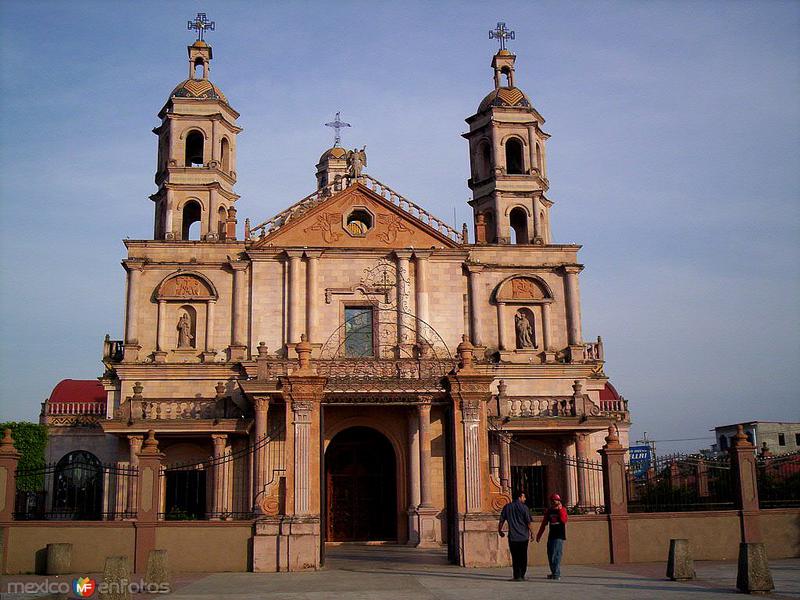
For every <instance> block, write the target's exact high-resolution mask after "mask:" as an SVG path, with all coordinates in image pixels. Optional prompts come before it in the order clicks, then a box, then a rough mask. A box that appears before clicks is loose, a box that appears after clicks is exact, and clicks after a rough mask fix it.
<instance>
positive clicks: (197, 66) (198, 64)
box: [193, 58, 206, 79]
mask: <svg viewBox="0 0 800 600" xmlns="http://www.w3.org/2000/svg"><path fill="white" fill-rule="evenodd" d="M193 77H194V78H195V79H205V78H206V63H205V61H204V60H203V59H202V58H196V59H195V61H194V75H193Z"/></svg>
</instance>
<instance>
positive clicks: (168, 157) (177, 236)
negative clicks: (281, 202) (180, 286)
mask: <svg viewBox="0 0 800 600" xmlns="http://www.w3.org/2000/svg"><path fill="white" fill-rule="evenodd" d="M188 27H189V29H195V30H196V31H197V39H196V40H195V41H194V43H193V44H192V45H191V46H189V47H188V53H189V78H188V79H186V80H184V81H182V82H181V83H179V84H178V85H177V86H176V87H175V89H174V90H172V93H171V94H170V96H169V99H168V100H167V102H166V104H165V105H164V107H163V108H162V109H161V111H160V112H159V113H158V117H159V118H160V119H161V125H159V126H158V127H156V128H155V129H153V133H155V134H156V135H157V136H158V163H157V167H156V176H155V182H156V185H157V186H158V191H157V192H156V193H155V194H153V195H152V196H150V198H151V200H153V202H154V203H155V225H154V232H153V236H154V238H155V239H157V240H202V241H206V242H216V241H219V240H226V239H236V209H235V208H234V203H235V202H236V200H237V199H238V198H239V196H238V195H236V193H235V192H234V191H233V186H234V185H235V184H236V136H237V135H238V134H239V133H240V132H241V131H242V129H241V128H240V127H239V126H238V125H237V124H236V119H237V118H238V117H239V113H238V112H236V111H235V110H234V109H233V108H232V107H231V105H230V104H228V99H227V98H226V97H225V95H224V94H223V93H222V91H221V90H220V89H219V88H218V87H217V86H215V85H214V84H213V83H211V81H210V80H209V74H210V72H211V59H212V56H213V54H212V51H211V46H209V45H208V44H207V43H206V41H205V40H204V39H203V37H204V32H205V31H211V30H213V29H214V22H213V21H208V20H207V19H206V15H205V13H198V14H197V17H195V19H194V21H189V24H188Z"/></svg>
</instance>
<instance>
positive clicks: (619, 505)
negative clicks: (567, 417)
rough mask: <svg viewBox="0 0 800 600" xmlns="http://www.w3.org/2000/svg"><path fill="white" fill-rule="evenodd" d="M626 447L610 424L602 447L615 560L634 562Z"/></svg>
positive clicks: (606, 497)
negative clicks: (630, 535) (629, 513)
mask: <svg viewBox="0 0 800 600" xmlns="http://www.w3.org/2000/svg"><path fill="white" fill-rule="evenodd" d="M625 452H626V450H625V448H624V447H623V446H622V444H620V443H619V437H618V436H617V431H616V428H615V427H614V425H609V427H608V436H606V443H605V445H604V446H603V448H602V449H601V450H600V456H601V460H602V463H603V496H604V502H605V509H606V514H607V515H608V519H609V524H610V534H611V562H612V563H614V564H620V563H626V562H629V561H630V540H629V537H628V521H627V517H628V498H627V494H626V491H625V486H626V485H627V478H626V475H625Z"/></svg>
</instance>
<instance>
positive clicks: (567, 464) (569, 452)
mask: <svg viewBox="0 0 800 600" xmlns="http://www.w3.org/2000/svg"><path fill="white" fill-rule="evenodd" d="M563 453H564V456H565V457H566V460H565V461H564V486H565V487H564V489H565V492H566V497H567V499H566V502H564V506H568V507H573V506H577V504H578V470H577V468H576V466H575V465H576V456H575V440H574V439H567V440H565V442H564V445H563Z"/></svg>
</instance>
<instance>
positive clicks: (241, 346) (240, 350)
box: [228, 261, 247, 361]
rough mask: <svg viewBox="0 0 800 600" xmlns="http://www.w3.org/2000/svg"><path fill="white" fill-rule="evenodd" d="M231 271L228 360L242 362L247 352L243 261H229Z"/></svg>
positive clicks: (245, 265)
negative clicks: (231, 287)
mask: <svg viewBox="0 0 800 600" xmlns="http://www.w3.org/2000/svg"><path fill="white" fill-rule="evenodd" d="M228 264H229V265H230V267H231V269H232V270H233V298H232V302H231V345H230V349H229V355H230V356H229V360H231V361H237V360H244V359H245V353H246V351H247V331H246V330H247V317H246V310H245V308H244V307H243V306H242V304H244V298H245V296H246V293H247V289H246V287H247V283H246V280H245V274H246V273H245V269H246V268H247V263H246V262H245V261H230V263H228Z"/></svg>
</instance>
